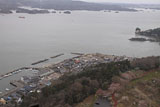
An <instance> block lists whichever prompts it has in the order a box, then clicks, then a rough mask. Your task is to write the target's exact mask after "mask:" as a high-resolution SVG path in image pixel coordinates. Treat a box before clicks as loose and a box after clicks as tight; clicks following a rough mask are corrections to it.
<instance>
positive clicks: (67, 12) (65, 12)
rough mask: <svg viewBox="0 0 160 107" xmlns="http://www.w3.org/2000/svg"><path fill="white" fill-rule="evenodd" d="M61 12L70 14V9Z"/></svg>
mask: <svg viewBox="0 0 160 107" xmlns="http://www.w3.org/2000/svg"><path fill="white" fill-rule="evenodd" d="M63 13H64V14H71V12H70V11H64V12H63Z"/></svg>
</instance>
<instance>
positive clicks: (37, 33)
mask: <svg viewBox="0 0 160 107" xmlns="http://www.w3.org/2000/svg"><path fill="white" fill-rule="evenodd" d="M19 16H25V17H26V18H25V19H20V18H18V17H19ZM159 19H160V11H149V10H146V11H145V12H120V13H114V12H110V13H109V12H102V11H101V12H92V11H90V12H89V11H73V12H72V14H70V15H68V14H63V13H61V14H59V13H56V14H45V15H44V14H37V15H29V14H16V13H14V14H9V15H0V74H3V73H6V72H9V71H11V70H13V69H16V68H19V67H23V66H29V65H30V64H31V63H32V62H35V61H38V60H41V59H45V58H49V57H51V56H54V55H56V54H59V53H65V55H64V56H63V57H60V58H56V59H53V60H51V61H50V62H57V61H60V60H63V59H64V58H69V57H71V55H70V54H69V53H70V52H84V53H95V52H99V53H104V54H114V55H127V56H133V57H142V56H151V55H160V45H159V44H158V43H151V42H131V41H129V40H128V39H129V38H131V37H134V36H135V35H134V31H135V28H136V27H140V28H142V29H143V30H146V29H150V28H156V27H160V20H159ZM15 77H16V76H15ZM10 79H11V78H10ZM12 79H14V78H13V77H12ZM5 81H8V80H3V81H0V86H2V84H4V82H5ZM0 91H1V88H0Z"/></svg>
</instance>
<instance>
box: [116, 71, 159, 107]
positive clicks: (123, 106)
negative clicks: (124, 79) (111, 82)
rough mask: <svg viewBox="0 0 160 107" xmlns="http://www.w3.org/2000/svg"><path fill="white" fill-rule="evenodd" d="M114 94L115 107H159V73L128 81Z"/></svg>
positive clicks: (154, 72)
mask: <svg viewBox="0 0 160 107" xmlns="http://www.w3.org/2000/svg"><path fill="white" fill-rule="evenodd" d="M116 94H117V95H118V96H117V97H116V100H117V101H118V102H119V103H118V105H117V107H127V106H129V107H160V102H159V100H158V99H160V71H159V70H153V71H152V72H149V73H147V74H146V75H144V76H143V77H141V78H138V79H136V80H132V81H130V82H129V83H128V84H126V86H125V87H124V88H123V89H121V90H120V91H118V92H117V93H116Z"/></svg>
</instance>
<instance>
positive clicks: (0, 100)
mask: <svg viewBox="0 0 160 107" xmlns="http://www.w3.org/2000/svg"><path fill="white" fill-rule="evenodd" d="M133 59H134V58H131V57H126V56H115V55H103V54H100V53H96V54H79V56H76V57H73V58H71V59H66V60H64V61H62V62H60V63H57V64H50V65H48V66H45V67H39V68H27V67H26V68H23V69H20V71H21V72H23V70H26V69H29V70H33V71H34V72H35V75H34V76H23V77H21V79H20V80H17V81H16V80H15V81H10V84H11V85H13V86H14V87H15V88H13V89H11V90H6V92H4V93H0V106H3V105H9V106H10V107H12V106H13V105H12V103H11V102H12V101H13V100H14V101H15V102H16V103H17V104H20V103H21V102H22V97H24V96H26V95H27V94H29V93H32V92H37V93H40V92H41V89H42V88H43V87H46V86H49V85H51V83H52V81H54V80H56V79H58V78H59V77H60V76H62V75H63V74H64V73H66V72H73V73H78V72H81V71H83V69H84V68H86V67H88V66H92V65H96V64H100V63H110V62H118V61H123V60H129V61H131V60H133ZM13 73H15V72H13ZM16 73H17V72H16Z"/></svg>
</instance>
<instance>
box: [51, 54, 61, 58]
mask: <svg viewBox="0 0 160 107" xmlns="http://www.w3.org/2000/svg"><path fill="white" fill-rule="evenodd" d="M62 55H64V53H61V54H58V55H55V56H52V57H50V58H57V57H60V56H62Z"/></svg>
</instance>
